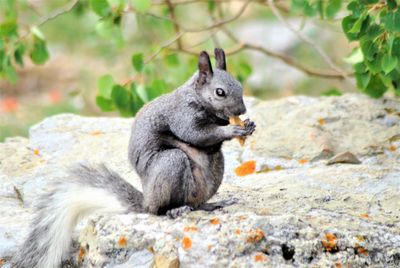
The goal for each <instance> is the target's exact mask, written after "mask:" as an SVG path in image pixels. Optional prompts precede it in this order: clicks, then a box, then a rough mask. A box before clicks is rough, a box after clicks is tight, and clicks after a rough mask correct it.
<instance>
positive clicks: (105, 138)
mask: <svg viewBox="0 0 400 268" xmlns="http://www.w3.org/2000/svg"><path fill="white" fill-rule="evenodd" d="M246 102H247V104H248V105H249V109H248V110H249V114H248V116H249V117H250V118H251V119H253V120H254V121H255V122H256V123H257V125H258V128H257V130H256V132H255V135H254V137H250V138H249V140H248V141H247V142H246V145H245V146H244V147H241V146H240V145H239V144H238V143H237V141H235V140H233V141H232V142H228V143H226V144H225V145H224V147H223V150H224V154H225V166H226V172H225V177H224V182H223V183H222V185H221V187H220V189H219V191H218V193H217V194H216V195H215V197H214V198H213V200H211V201H222V200H227V201H229V200H234V199H237V200H238V202H236V203H235V204H233V205H231V206H227V207H225V208H223V209H221V210H217V211H214V212H205V211H194V212H191V213H188V214H187V215H184V216H183V217H179V218H178V219H175V220H171V219H168V218H167V217H164V216H153V215H147V214H125V215H92V216H91V217H89V218H88V219H85V220H83V221H82V222H80V223H79V225H78V227H77V230H76V232H75V233H74V234H73V237H74V243H73V245H74V246H73V249H72V252H71V255H70V256H69V259H68V260H67V261H66V263H67V262H69V263H72V264H76V263H77V262H78V261H79V262H80V263H81V266H82V267H101V266H103V267H120V268H121V267H153V266H156V267H177V266H181V267H217V266H218V267H221V266H231V267H232V266H233V267H282V266H301V267H308V266H312V267H331V266H335V265H336V266H338V265H342V267H345V266H352V267H365V266H368V265H369V266H377V267H398V266H399V265H400V257H399V256H400V221H399V218H400V207H399V205H398V204H399V203H400V196H399V194H398V193H399V191H400V179H399V170H400V164H399V160H398V159H399V158H400V156H399V154H400V150H398V149H397V148H399V147H400V141H399V140H397V139H395V138H392V137H396V135H399V134H400V124H399V119H400V117H399V116H397V113H398V111H400V106H399V103H398V102H397V101H396V100H394V99H384V100H373V99H370V98H368V97H366V96H362V95H344V96H341V97H321V98H311V97H301V96H299V97H290V98H286V99H282V100H277V101H257V100H255V99H247V100H246ZM388 111H390V116H391V117H390V120H389V119H388V120H385V119H384V117H386V115H387V114H388ZM394 115H395V116H394ZM389 121H390V122H389ZM131 124H132V119H120V118H88V117H81V116H76V115H69V114H64V115H58V116H53V117H50V118H47V119H45V120H44V121H42V122H41V123H39V124H37V125H36V126H34V127H32V128H31V130H30V137H29V139H26V138H9V139H7V140H6V142H4V143H0V183H1V187H0V204H1V206H0V263H1V262H4V261H8V260H9V259H10V258H11V256H12V255H13V254H14V252H15V251H16V250H18V246H19V245H20V244H21V243H22V241H23V240H24V238H25V237H26V235H27V231H28V225H29V222H30V220H31V218H32V212H33V209H32V207H33V205H34V204H35V203H36V202H37V200H38V196H39V195H40V194H41V193H46V192H48V191H49V188H48V183H49V182H50V181H51V180H53V179H64V180H66V179H68V177H66V172H65V169H66V168H67V167H68V166H70V165H72V164H74V163H76V162H82V161H84V162H88V163H101V162H105V163H106V164H107V166H109V167H110V168H111V169H112V170H115V171H116V172H118V173H119V174H120V175H121V176H122V177H124V178H125V179H126V180H127V181H129V182H130V183H132V184H133V185H134V186H135V187H137V188H139V189H141V185H140V182H139V178H138V176H137V174H136V173H135V172H134V171H133V170H132V168H131V167H130V165H129V163H128V159H127V147H128V140H129V135H130V127H131ZM391 138H392V139H391ZM371 148H378V149H376V150H375V149H371ZM345 151H349V152H352V153H353V154H355V155H357V157H358V158H359V159H360V160H362V163H360V164H359V165H333V166H327V165H325V163H326V160H325V159H326V158H327V157H328V155H330V154H338V153H340V152H345ZM318 157H319V158H318ZM250 160H253V161H255V163H256V167H255V170H253V171H252V173H251V174H249V175H247V176H243V177H238V176H236V174H235V172H234V169H235V168H236V167H237V166H239V165H240V164H242V163H243V162H244V161H250ZM260 171H263V172H260ZM15 189H18V191H16V190H15ZM18 192H19V194H18ZM21 200H23V203H22V202H21ZM4 267H7V263H6V264H5V265H3V266H2V268H4Z"/></svg>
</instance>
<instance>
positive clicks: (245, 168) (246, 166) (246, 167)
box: [235, 160, 256, 176]
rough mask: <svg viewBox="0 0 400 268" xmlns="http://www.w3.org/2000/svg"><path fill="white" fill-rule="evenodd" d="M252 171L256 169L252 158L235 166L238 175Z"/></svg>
mask: <svg viewBox="0 0 400 268" xmlns="http://www.w3.org/2000/svg"><path fill="white" fill-rule="evenodd" d="M254 171H256V161H254V160H251V161H247V162H244V163H242V164H241V165H240V166H238V167H237V168H235V173H236V175H238V176H246V175H249V174H252V173H254Z"/></svg>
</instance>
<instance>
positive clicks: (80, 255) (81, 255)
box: [78, 247, 86, 263]
mask: <svg viewBox="0 0 400 268" xmlns="http://www.w3.org/2000/svg"><path fill="white" fill-rule="evenodd" d="M85 255H86V250H85V248H84V247H80V248H79V253H78V263H82V261H83V258H84V257H85Z"/></svg>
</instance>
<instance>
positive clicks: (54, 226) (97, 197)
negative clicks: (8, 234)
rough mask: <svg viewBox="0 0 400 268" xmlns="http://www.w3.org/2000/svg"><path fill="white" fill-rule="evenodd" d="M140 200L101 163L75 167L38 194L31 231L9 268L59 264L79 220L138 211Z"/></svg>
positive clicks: (140, 194) (135, 192)
mask: <svg viewBox="0 0 400 268" xmlns="http://www.w3.org/2000/svg"><path fill="white" fill-rule="evenodd" d="M142 200H143V195H142V193H141V192H140V191H138V190H137V189H135V188H134V187H133V186H132V185H131V184H129V183H128V182H126V181H125V180H123V179H122V178H121V177H120V176H119V175H117V174H116V173H114V172H112V171H110V170H108V169H107V168H106V167H105V166H104V165H102V166H99V167H96V168H93V167H88V166H84V165H80V166H78V167H76V168H74V169H73V170H71V178H70V179H69V180H68V181H66V182H60V183H59V184H58V185H56V187H55V189H54V191H52V192H50V193H48V194H45V195H43V196H42V197H41V200H40V203H39V204H38V206H37V212H36V213H37V214H36V215H35V217H34V220H33V222H32V225H31V230H30V233H29V235H28V237H27V239H26V241H25V242H24V244H23V245H22V248H21V249H20V250H19V251H18V252H17V253H16V256H15V257H14V259H13V260H12V261H11V263H12V265H11V267H14V268H54V267H60V266H61V262H62V259H63V258H64V257H66V256H65V255H66V254H67V253H68V252H69V248H70V244H71V235H72V232H73V230H74V227H75V225H76V224H77V222H78V221H79V219H81V218H82V217H84V216H86V215H89V214H91V213H93V212H98V211H99V212H117V213H118V212H122V213H123V212H127V211H137V212H140V211H141V204H142Z"/></svg>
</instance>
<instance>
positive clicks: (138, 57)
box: [132, 53, 144, 73]
mask: <svg viewBox="0 0 400 268" xmlns="http://www.w3.org/2000/svg"><path fill="white" fill-rule="evenodd" d="M132 65H133V67H134V68H135V70H136V71H137V72H139V73H140V72H141V71H142V70H143V66H144V60H143V54H142V53H137V54H133V55H132Z"/></svg>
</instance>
